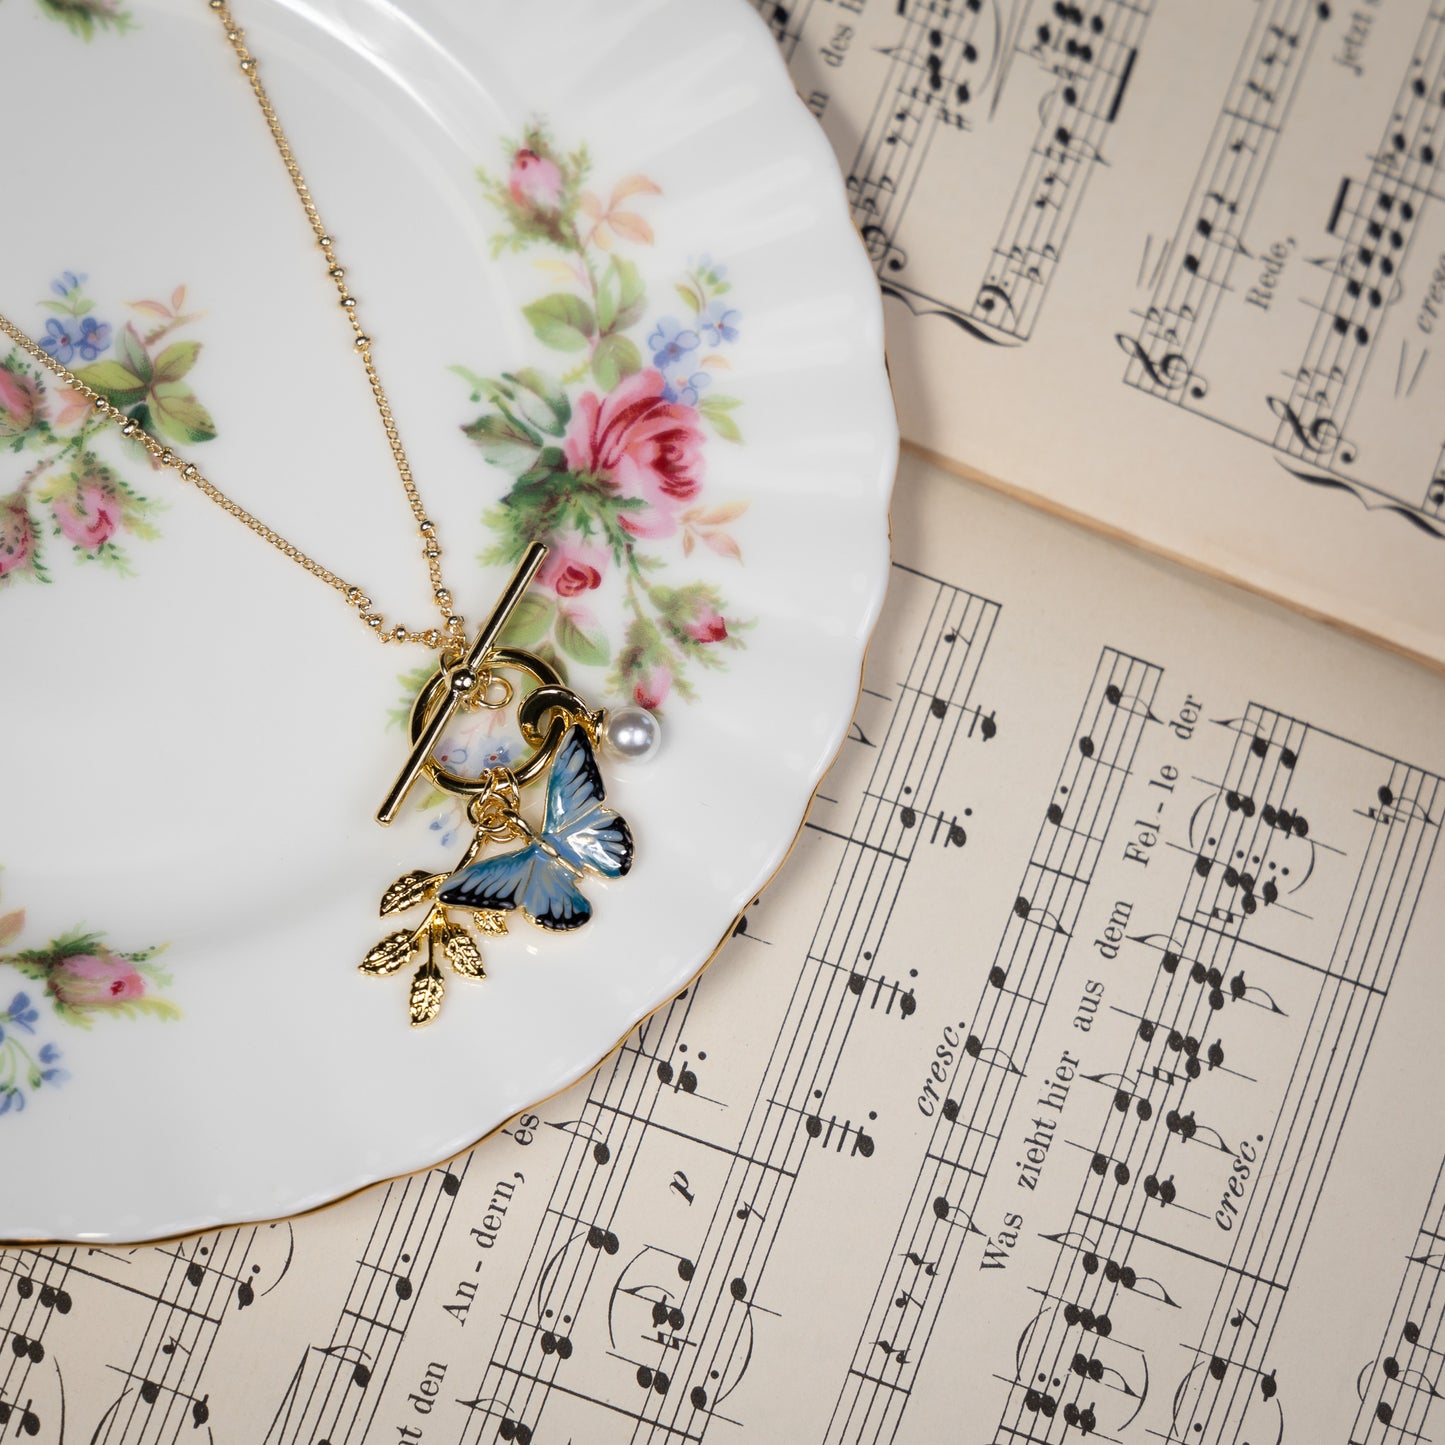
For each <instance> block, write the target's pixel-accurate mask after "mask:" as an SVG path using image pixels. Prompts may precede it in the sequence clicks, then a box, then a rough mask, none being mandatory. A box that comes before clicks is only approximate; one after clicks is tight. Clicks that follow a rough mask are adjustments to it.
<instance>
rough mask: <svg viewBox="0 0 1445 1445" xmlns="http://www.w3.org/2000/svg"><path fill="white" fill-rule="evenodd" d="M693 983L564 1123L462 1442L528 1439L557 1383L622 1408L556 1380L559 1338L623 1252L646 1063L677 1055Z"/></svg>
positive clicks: (660, 1086)
mask: <svg viewBox="0 0 1445 1445" xmlns="http://www.w3.org/2000/svg"><path fill="white" fill-rule="evenodd" d="M696 988H697V986H696V985H694V986H693V988H691V989H685V990H684V991H683V992H682V993H681V994H679V995H678V997H677V998H676V999H674V1000H673V1001H672V1002H671V1003H670V1004H669V1005H668V1006H667V1008H665V1009H664V1010H662V1011H661V1012H660V1013H658V1014H655V1015H653V1016H652V1017H651V1018H649V1019H647V1020H646V1021H645V1022H644V1023H643V1024H642V1025H641V1026H640V1027H639V1028H638V1029H637V1030H636V1031H635V1033H634V1035H633V1039H634V1040H635V1041H636V1046H635V1048H631V1049H628V1050H624V1051H619V1052H618V1053H617V1054H615V1055H614V1056H613V1058H612V1060H611V1061H610V1063H609V1064H606V1065H604V1066H603V1067H602V1068H601V1069H599V1070H598V1071H597V1072H596V1073H595V1074H594V1075H593V1078H592V1082H591V1085H590V1087H589V1089H588V1092H587V1102H586V1106H585V1108H584V1110H583V1113H582V1116H581V1117H580V1118H579V1119H578V1120H576V1121H572V1123H574V1124H575V1127H566V1128H565V1130H564V1132H566V1134H567V1136H568V1139H567V1146H566V1150H565V1153H564V1157H563V1162H562V1165H561V1167H560V1168H559V1170H558V1172H557V1175H556V1178H555V1179H554V1181H553V1184H552V1189H551V1192H550V1194H549V1197H548V1200H547V1204H546V1207H545V1210H544V1213H543V1218H542V1222H541V1224H540V1225H539V1227H538V1229H537V1232H536V1234H535V1235H534V1236H533V1238H532V1240H531V1241H530V1243H529V1244H528V1247H527V1254H526V1258H525V1260H524V1262H523V1265H522V1269H521V1271H520V1272H519V1274H518V1277H517V1283H516V1286H515V1287H514V1289H513V1292H512V1296H511V1301H510V1303H509V1305H508V1306H507V1309H506V1310H505V1312H504V1317H503V1319H502V1321H501V1325H500V1328H499V1330H498V1334H497V1338H496V1341H495V1343H494V1345H493V1347H492V1349H491V1351H490V1355H489V1359H488V1364H487V1366H486V1369H485V1371H484V1373H483V1377H482V1380H481V1382H480V1383H479V1385H478V1388H477V1390H476V1391H475V1393H474V1395H473V1397H472V1399H473V1401H474V1402H481V1401H486V1402H487V1404H486V1409H485V1411H483V1409H482V1407H481V1405H480V1404H476V1405H475V1406H474V1409H473V1411H472V1413H471V1414H470V1415H469V1416H468V1418H467V1421H466V1423H465V1425H464V1427H463V1430H462V1434H461V1437H460V1438H461V1441H462V1442H463V1445H465V1442H468V1441H473V1442H481V1441H484V1440H491V1439H494V1438H495V1437H496V1431H497V1430H499V1429H501V1430H505V1431H506V1432H507V1434H506V1437H505V1438H509V1439H514V1440H516V1441H517V1442H518V1445H527V1442H528V1441H530V1440H531V1439H532V1436H533V1434H534V1433H535V1431H536V1430H537V1429H538V1426H539V1423H540V1421H541V1418H542V1416H543V1413H544V1412H545V1409H546V1405H547V1400H548V1398H549V1397H550V1394H551V1392H552V1391H553V1390H554V1389H556V1390H560V1391H562V1392H563V1393H565V1394H568V1395H572V1396H574V1397H576V1398H586V1399H588V1400H590V1401H591V1402H592V1403H594V1404H597V1405H599V1406H601V1407H603V1408H604V1409H607V1410H609V1411H611V1410H617V1409H619V1408H620V1407H616V1406H614V1405H613V1404H612V1403H611V1402H609V1401H608V1400H606V1399H604V1398H602V1397H600V1396H589V1395H584V1394H581V1393H579V1392H576V1391H573V1390H570V1389H568V1388H567V1387H566V1386H564V1385H561V1384H559V1383H558V1382H557V1380H556V1375H557V1373H558V1371H559V1369H560V1368H561V1366H562V1364H563V1362H564V1360H565V1358H566V1355H565V1354H564V1353H563V1351H562V1350H561V1349H560V1348H559V1342H560V1341H561V1340H565V1339H568V1338H569V1332H570V1331H573V1330H577V1329H580V1328H581V1326H582V1323H583V1321H582V1313H583V1309H584V1307H585V1306H586V1305H587V1303H588V1301H589V1299H590V1297H591V1295H592V1291H593V1286H594V1284H595V1283H596V1275H597V1270H598V1267H599V1261H601V1260H602V1259H603V1258H607V1257H611V1255H615V1254H616V1253H617V1252H618V1251H619V1250H620V1248H621V1242H620V1240H619V1239H618V1237H617V1235H616V1234H615V1233H614V1232H613V1228H612V1226H613V1224H614V1222H615V1215H616V1211H617V1208H618V1205H619V1203H620V1200H621V1198H622V1197H623V1195H624V1194H625V1192H626V1189H627V1185H628V1183H629V1181H630V1179H631V1177H632V1170H633V1168H634V1166H635V1164H636V1161H637V1154H638V1149H639V1147H640V1145H641V1142H642V1139H643V1137H644V1136H645V1134H646V1133H647V1131H648V1130H649V1129H650V1128H652V1127H653V1126H654V1121H653V1119H652V1114H653V1112H654V1111H655V1110H656V1107H657V1104H658V1101H659V1099H660V1098H661V1096H662V1093H663V1091H664V1089H665V1088H666V1085H665V1084H664V1083H663V1081H662V1079H661V1078H660V1077H659V1073H658V1070H657V1069H656V1068H655V1067H649V1063H650V1061H651V1060H652V1059H655V1058H659V1057H662V1058H666V1057H669V1056H671V1055H672V1054H673V1053H674V1052H675V1049H676V1046H677V1044H678V1042H679V1041H680V1038H681V1035H682V1032H683V1030H684V1028H685V1026H686V1020H687V1018H688V1015H689V1013H690V1011H691V1008H692V1000H693V998H694V997H695V995H696ZM606 1118H611V1119H612V1120H613V1121H614V1125H613V1127H612V1128H608V1127H605V1126H604V1122H603V1121H604V1119H606ZM618 1122H620V1126H621V1127H620V1129H619V1128H618V1127H617V1123H618ZM577 1220H587V1221H591V1223H590V1225H589V1226H588V1227H587V1228H574V1223H573V1222H574V1221H577ZM679 1263H681V1261H680V1262H679ZM519 1321H520V1322H521V1323H519ZM526 1321H530V1324H528V1323H526ZM509 1322H510V1323H509ZM548 1338H550V1339H551V1341H552V1343H553V1348H552V1349H551V1350H550V1351H548V1350H547V1349H546V1348H545V1341H546V1339H548ZM534 1351H540V1352H541V1356H542V1361H543V1363H544V1366H545V1367H546V1371H545V1372H544V1371H541V1370H536V1369H532V1368H529V1366H528V1364H527V1361H528V1360H529V1359H531V1358H535V1355H534V1354H533V1352H534ZM567 1353H568V1354H570V1350H569V1351H568V1352H567ZM621 1413H624V1414H629V1413H631V1412H627V1411H621ZM493 1414H499V1415H500V1416H501V1422H500V1424H494V1423H493V1421H492V1417H493ZM634 1418H635V1416H634Z"/></svg>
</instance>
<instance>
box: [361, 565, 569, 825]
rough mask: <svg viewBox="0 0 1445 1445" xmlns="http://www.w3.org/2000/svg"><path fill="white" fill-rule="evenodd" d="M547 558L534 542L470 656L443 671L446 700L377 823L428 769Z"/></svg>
mask: <svg viewBox="0 0 1445 1445" xmlns="http://www.w3.org/2000/svg"><path fill="white" fill-rule="evenodd" d="M546 556H547V548H546V547H545V546H544V545H543V544H542V543H541V542H533V543H532V544H531V546H529V547H528V548H527V551H526V555H525V556H524V557H523V558H522V560H521V562H519V563H518V564H517V570H516V571H515V572H514V573H513V574H512V580H511V581H510V582H508V583H507V586H506V589H505V590H504V591H503V593H502V595H501V597H499V598H498V599H497V605H496V606H495V607H494V608H492V613H491V616H490V617H488V618H487V620H486V621H485V622H484V623H483V624H482V628H481V631H480V632H478V633H477V635H476V638H475V640H474V641H473V642H472V645H471V647H470V648H468V649H467V655H466V656H465V657H464V658H462V659H461V661H460V662H457V663H454V664H453V665H452V666H450V667H448V668H445V669H444V671H445V672H446V675H447V689H446V697H445V700H444V701H443V702H442V703H441V705H440V706H439V707H438V708H437V709H436V711H435V712H433V713H432V714H431V716H430V717H429V718H428V719H427V722H426V727H425V728H424V729H423V730H422V732H421V734H420V735H419V736H418V737H417V740H416V742H415V744H414V745H413V747H412V750H411V756H410V757H408V758H407V760H406V766H405V767H404V768H402V770H401V772H399V773H398V774H397V776H396V781H395V782H394V783H393V784H392V785H391V791H390V792H389V793H387V795H386V801H385V802H384V803H383V804H382V805H381V807H380V809H379V810H378V812H377V814H376V821H377V822H378V823H381V824H387V823H390V822H391V821H392V819H393V818H395V817H396V814H397V810H398V809H399V808H400V807H401V805H402V803H403V802H404V801H405V799H406V795H407V792H408V791H409V790H410V788H411V785H412V784H413V783H414V782H416V780H417V778H418V776H419V775H420V774H421V772H422V770H423V769H424V768H425V767H426V763H427V759H428V758H430V757H431V755H432V753H433V751H435V749H436V746H437V744H438V743H439V742H440V741H441V736H442V733H443V732H444V731H445V729H446V726H447V724H448V723H449V722H451V720H452V718H453V717H454V716H455V714H456V711H457V709H458V708H459V707H460V706H461V705H462V702H463V701H464V700H465V698H466V697H467V695H468V694H469V693H470V692H471V691H472V689H473V688H474V687H475V686H476V685H477V678H478V675H479V673H480V672H481V670H482V669H483V667H484V666H485V664H486V660H487V654H488V653H490V652H491V651H492V649H493V648H494V647H495V646H496V643H497V639H498V637H500V636H501V633H502V629H503V628H504V627H505V626H506V625H507V619H508V618H509V617H510V616H511V615H512V612H513V611H514V610H515V608H516V606H517V604H518V603H519V602H520V601H521V600H522V597H523V594H524V593H525V592H526V590H527V588H528V587H529V586H530V585H531V582H532V578H533V577H535V576H536V575H537V569H538V568H539V567H540V566H541V565H542V562H543V560H544V559H545V557H546Z"/></svg>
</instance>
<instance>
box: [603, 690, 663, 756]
mask: <svg viewBox="0 0 1445 1445" xmlns="http://www.w3.org/2000/svg"><path fill="white" fill-rule="evenodd" d="M606 738H607V746H608V747H610V748H611V749H612V751H613V752H614V753H616V754H617V756H618V757H619V758H628V759H630V760H632V761H634V762H645V761H647V759H649V758H651V757H653V756H655V754H656V753H657V750H658V747H659V746H660V745H661V743H662V724H661V723H660V722H658V720H657V718H656V717H654V716H653V714H652V713H650V712H648V710H647V709H646V708H645V707H637V706H635V705H633V704H632V703H629V704H628V705H627V706H626V707H619V708H617V709H616V710H615V711H612V712H609V713H608V715H607V730H606Z"/></svg>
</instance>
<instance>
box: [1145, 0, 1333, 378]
mask: <svg viewBox="0 0 1445 1445" xmlns="http://www.w3.org/2000/svg"><path fill="white" fill-rule="evenodd" d="M1324 21H1325V16H1324V15H1323V14H1322V13H1321V10H1320V7H1318V6H1317V5H1316V4H1315V3H1314V0H1268V3H1266V4H1262V5H1260V6H1259V8H1258V10H1257V12H1256V14H1255V17H1254V21H1253V23H1252V24H1251V26H1250V30H1249V35H1248V37H1247V39H1246V40H1245V43H1244V48H1243V50H1242V52H1241V54H1240V58H1239V61H1238V62H1237V64H1236V66H1235V71H1234V75H1233V78H1232V79H1231V81H1230V85H1229V89H1228V91H1227V93H1226V97H1227V98H1226V100H1225V102H1224V104H1223V106H1222V107H1221V109H1220V113H1219V119H1218V120H1217V121H1216V122H1215V126H1214V131H1213V134H1212V135H1211V137H1210V140H1209V144H1208V146H1207V148H1206V149H1205V153H1204V158H1203V160H1202V161H1201V163H1200V167H1199V171H1198V174H1197V176H1196V178H1195V181H1194V186H1193V189H1192V191H1191V193H1190V196H1189V200H1188V202H1187V203H1186V205H1185V209H1184V214H1183V216H1182V217H1181V219H1180V223H1179V228H1178V230H1177V231H1176V233H1175V236H1174V241H1173V244H1172V246H1171V248H1170V250H1169V252H1168V253H1167V256H1166V258H1165V261H1164V265H1163V268H1162V273H1161V275H1160V277H1159V280H1158V282H1157V284H1156V285H1155V287H1154V292H1153V297H1152V300H1151V304H1150V306H1149V308H1148V309H1147V311H1146V312H1145V314H1144V317H1143V319H1142V322H1141V325H1140V327H1139V331H1138V335H1137V337H1134V338H1131V337H1126V336H1123V335H1121V336H1120V337H1119V342H1120V345H1121V346H1123V347H1124V350H1125V352H1126V354H1127V355H1128V357H1129V360H1128V362H1127V364H1126V367H1125V372H1124V380H1125V383H1126V384H1127V385H1129V386H1133V387H1137V388H1138V389H1140V390H1141V391H1145V392H1148V393H1149V394H1150V395H1152V396H1156V397H1159V398H1161V399H1163V400H1167V401H1174V402H1181V403H1182V402H1184V401H1185V400H1187V399H1188V398H1189V397H1191V396H1192V398H1193V400H1195V401H1199V400H1201V399H1202V398H1203V397H1204V396H1205V394H1206V393H1207V391H1208V383H1207V381H1205V380H1204V378H1203V377H1202V376H1201V375H1200V372H1199V366H1200V359H1201V355H1202V352H1203V350H1204V348H1205V346H1206V344H1207V342H1208V339H1209V333H1210V330H1211V327H1212V325H1213V323H1214V320H1215V317H1216V315H1217V312H1218V308H1219V304H1220V301H1221V299H1222V298H1223V296H1224V295H1225V294H1226V293H1227V292H1228V290H1229V287H1230V277H1231V275H1232V272H1233V268H1234V266H1235V264H1236V261H1237V259H1238V258H1239V256H1240V255H1241V254H1243V251H1244V243H1243V235H1244V231H1245V228H1246V227H1247V226H1248V224H1249V221H1250V219H1251V217H1252V216H1253V214H1254V210H1255V207H1256V205H1257V204H1258V201H1259V198H1260V194H1261V192H1262V191H1263V189H1264V184H1265V181H1266V179H1267V177H1268V174H1269V168H1270V163H1271V162H1272V160H1273V159H1274V149H1275V146H1274V142H1275V141H1276V140H1277V139H1278V137H1279V135H1280V133H1281V131H1282V130H1283V128H1284V124H1285V122H1286V120H1287V118H1288V115H1289V112H1290V110H1291V108H1292V106H1293V104H1294V101H1295V97H1296V93H1297V91H1298V89H1299V85H1300V82H1301V80H1302V79H1303V77H1304V74H1305V72H1306V71H1307V69H1308V67H1309V64H1310V61H1311V59H1312V57H1313V55H1314V50H1315V44H1316V41H1317V40H1318V38H1319V34H1320V30H1321V28H1322V26H1323V25H1324Z"/></svg>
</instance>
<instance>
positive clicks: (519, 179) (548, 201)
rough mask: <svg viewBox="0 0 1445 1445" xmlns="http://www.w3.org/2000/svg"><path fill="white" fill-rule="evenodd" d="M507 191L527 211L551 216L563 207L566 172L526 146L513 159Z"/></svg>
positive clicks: (554, 162)
mask: <svg viewBox="0 0 1445 1445" xmlns="http://www.w3.org/2000/svg"><path fill="white" fill-rule="evenodd" d="M507 189H508V190H509V191H511V193H512V199H513V200H514V201H515V202H516V203H517V204H518V205H519V206H521V207H522V208H523V209H524V210H531V211H541V212H542V213H543V214H545V215H551V214H552V213H554V212H555V211H557V210H558V209H559V208H560V207H561V205H562V172H561V170H560V169H558V166H557V163H556V161H551V160H548V159H547V157H546V156H539V155H538V154H537V152H536V151H533V150H528V149H527V148H526V146H523V147H522V148H521V149H520V150H519V151H518V152H517V153H516V155H514V156H513V157H512V173H511V175H510V176H509V177H508V178H507Z"/></svg>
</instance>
